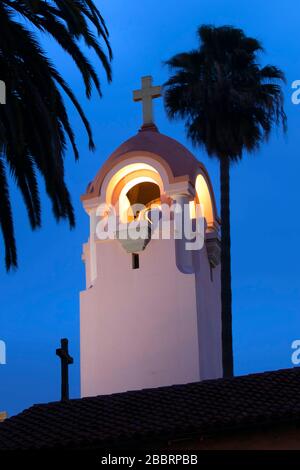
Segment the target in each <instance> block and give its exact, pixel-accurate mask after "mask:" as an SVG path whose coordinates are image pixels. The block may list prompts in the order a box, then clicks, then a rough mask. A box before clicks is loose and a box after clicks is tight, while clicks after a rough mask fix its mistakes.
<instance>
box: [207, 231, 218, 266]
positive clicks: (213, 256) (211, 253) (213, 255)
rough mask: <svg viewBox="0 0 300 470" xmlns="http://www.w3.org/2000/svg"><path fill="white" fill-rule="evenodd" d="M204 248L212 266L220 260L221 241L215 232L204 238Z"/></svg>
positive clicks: (216, 264)
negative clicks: (211, 235)
mask: <svg viewBox="0 0 300 470" xmlns="http://www.w3.org/2000/svg"><path fill="white" fill-rule="evenodd" d="M205 243H206V249H207V256H208V260H209V262H210V264H211V266H212V267H213V268H215V267H216V266H218V265H219V264H220V262H221V241H220V238H219V237H218V235H217V234H215V236H214V237H208V238H207V239H206V242H205Z"/></svg>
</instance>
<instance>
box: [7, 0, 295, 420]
mask: <svg viewBox="0 0 300 470" xmlns="http://www.w3.org/2000/svg"><path fill="white" fill-rule="evenodd" d="M96 3H97V4H98V6H99V7H100V9H101V12H102V14H103V15H104V18H105V20H106V22H107V26H108V28H109V31H110V36H111V44H112V47H113V51H114V61H113V83H112V84H111V85H107V84H106V82H105V77H104V73H103V72H102V70H100V74H101V75H102V83H103V93H104V96H103V99H99V97H98V96H97V95H96V94H95V93H94V95H93V99H92V100H91V101H90V102H88V101H87V100H86V98H85V96H84V91H83V86H82V83H81V80H80V77H79V74H78V73H77V71H76V70H75V67H74V65H73V64H72V62H71V61H70V60H69V59H68V58H66V57H65V55H64V54H63V53H62V52H61V51H60V49H59V48H58V47H57V46H56V45H55V44H54V43H52V42H48V41H47V40H46V41H45V40H43V42H44V44H45V46H46V48H47V50H48V52H49V54H50V55H51V57H52V59H53V60H54V61H55V63H56V65H57V67H58V68H59V70H60V71H61V72H62V73H63V74H64V77H65V78H66V79H67V80H68V81H69V83H70V84H71V86H72V87H73V89H74V90H75V92H76V94H77V96H78V98H79V99H80V102H81V103H82V105H83V106H84V108H85V110H86V113H87V115H88V117H89V119H90V122H91V124H92V127H93V131H94V136H95V140H96V144H97V150H96V152H95V153H94V154H92V153H90V152H89V150H88V147H87V138H86V135H85V132H84V129H83V127H82V125H81V123H80V120H79V118H78V116H77V115H76V112H75V111H74V109H72V107H70V106H69V110H70V116H71V119H72V121H73V125H74V129H75V130H76V134H77V140H78V145H79V149H80V154H81V158H80V161H79V162H78V163H75V162H74V159H73V156H72V154H71V152H69V153H68V155H67V157H66V179H67V182H68V186H69V189H70V192H71V194H72V198H73V203H74V207H75V211H76V218H77V226H76V228H75V230H73V231H70V230H69V228H68V225H67V224H66V223H60V224H56V222H55V221H54V218H53V216H52V213H51V207H50V204H49V201H48V200H47V198H46V197H45V195H44V186H43V183H41V189H42V199H43V227H42V229H41V230H39V231H37V232H34V233H33V232H31V230H30V228H29V223H28V220H27V215H26V212H25V209H24V204H23V201H22V200H21V197H20V195H19V194H18V192H17V191H16V190H15V189H14V187H13V185H12V188H11V194H12V200H13V207H14V217H15V223H16V234H17V241H18V251H19V269H18V270H17V271H16V272H13V273H10V274H6V272H5V269H4V263H3V259H1V263H0V270H1V285H0V295H1V313H0V339H1V340H3V341H5V343H6V346H7V364H6V365H0V411H1V410H6V411H7V412H8V413H9V415H12V414H15V413H17V412H20V411H21V410H23V409H24V408H26V407H28V406H30V405H32V404H34V403H40V402H48V401H53V400H57V399H59V397H60V365H59V360H58V358H57V357H56V356H55V349H56V347H58V345H59V340H60V338H61V337H68V338H69V340H70V352H71V354H72V355H73V356H74V359H75V364H74V366H71V369H70V374H71V378H70V382H71V396H72V397H79V395H80V387H79V292H80V290H82V289H84V286H85V275H84V265H83V263H82V261H81V251H82V243H84V242H85V241H86V240H87V237H88V230H89V227H88V217H87V215H86V214H85V212H84V211H83V209H82V205H81V202H80V195H81V194H82V193H83V192H84V191H85V188H86V186H87V184H88V183H89V181H91V180H92V179H93V177H94V175H95V174H96V172H97V171H98V169H99V168H100V167H101V165H102V163H103V162H104V161H105V159H106V158H107V157H108V156H109V155H110V153H111V152H112V151H113V150H114V149H115V148H116V147H117V146H118V145H119V144H120V143H122V142H123V141H124V140H126V139H127V138H128V137H130V136H132V135H133V134H135V133H136V132H137V130H138V128H139V126H140V124H141V106H140V104H136V103H134V102H133V101H132V90H134V89H136V88H139V87H140V77H141V76H143V75H149V74H151V75H153V78H154V82H155V84H162V83H163V82H164V81H165V80H166V79H167V77H168V70H167V68H166V67H165V66H164V65H163V61H164V60H166V59H168V58H169V57H170V56H172V55H173V54H175V53H177V52H181V51H185V50H190V49H192V48H194V47H195V46H196V45H197V39H196V30H197V28H198V26H199V25H201V24H214V25H217V26H220V25H234V26H238V27H241V28H243V29H244V30H245V32H246V33H247V34H248V35H250V36H253V37H256V38H258V39H259V40H260V41H262V43H263V45H264V48H265V51H266V53H265V54H264V55H262V56H261V61H262V63H264V64H265V63H271V64H275V65H277V66H279V67H281V68H282V69H283V70H284V71H285V73H286V77H287V85H286V87H285V96H286V112H287V115H288V133H287V135H286V136H285V137H284V136H282V135H281V133H280V132H275V133H274V135H273V136H272V138H271V140H270V142H269V143H267V144H265V145H264V146H263V147H262V148H261V149H260V151H259V152H257V154H255V155H252V156H247V155H245V156H244V159H243V161H242V162H241V163H240V164H239V165H238V166H235V167H233V168H232V172H231V175H232V192H231V216H232V276H233V333H234V355H235V371H236V374H245V373H249V372H257V371H264V370H271V369H279V368H284V367H292V363H291V352H292V350H291V343H292V341H293V340H295V339H298V338H300V315H299V309H300V293H299V292H300V290H299V281H300V254H299V248H298V240H299V232H300V218H299V188H300V184H299V173H300V158H299V129H300V105H299V106H296V105H293V104H292V103H291V93H292V91H291V83H292V82H293V81H294V80H297V79H300V54H299V41H298V37H299V15H297V6H298V2H296V0H287V1H286V2H284V3H283V2H282V0H280V1H279V0H264V1H261V0H252V1H251V2H249V1H246V0H239V1H237V0H184V1H183V0H177V1H176V2H174V0H143V1H140V0H139V1H138V0H130V2H124V1H123V0H110V1H108V0H103V1H102V0H101V1H97V0H96ZM92 59H93V60H94V58H92ZM28 112H30V109H29V110H28ZM155 112H156V122H157V124H158V126H159V129H160V131H161V132H163V133H165V134H168V135H170V136H171V137H173V138H175V139H177V140H179V141H180V142H182V143H183V144H185V145H186V146H187V147H188V148H190V149H191V150H192V151H194V153H195V154H196V156H197V158H199V160H201V161H202V162H204V164H205V165H206V166H207V168H208V171H209V173H210V175H211V178H212V181H213V185H214V189H215V193H216V198H217V200H218V201H219V169H218V164H217V162H216V161H215V160H211V159H209V158H208V157H207V155H206V154H205V152H204V151H203V150H193V149H192V146H191V144H190V143H189V142H188V141H187V140H186V138H185V132H184V126H183V123H181V122H177V123H170V122H168V119H167V117H166V114H165V112H164V109H163V103H162V100H156V102H155ZM1 246H2V245H1ZM1 252H2V256H3V246H2V251H1ZM107 314H108V315H109V312H107ZM211 347H212V348H213V347H214V346H213V345H211Z"/></svg>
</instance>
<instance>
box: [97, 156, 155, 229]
mask: <svg viewBox="0 0 300 470" xmlns="http://www.w3.org/2000/svg"><path fill="white" fill-rule="evenodd" d="M131 175H132V176H131ZM144 182H150V183H154V184H157V186H159V188H160V191H161V192H162V190H163V185H162V180H161V177H160V174H159V172H158V171H157V170H156V169H155V168H154V167H153V166H151V165H148V164H147V163H131V164H129V165H126V166H124V167H123V168H121V169H120V170H119V171H117V172H116V173H115V174H114V175H113V176H112V178H111V179H110V181H109V183H108V186H107V190H106V203H107V204H116V203H117V202H118V209H119V216H120V219H121V222H122V223H126V222H128V216H129V217H130V215H131V216H132V217H133V214H130V201H129V199H128V197H127V193H128V191H129V190H130V189H131V188H133V187H134V186H136V185H137V184H140V183H144Z"/></svg>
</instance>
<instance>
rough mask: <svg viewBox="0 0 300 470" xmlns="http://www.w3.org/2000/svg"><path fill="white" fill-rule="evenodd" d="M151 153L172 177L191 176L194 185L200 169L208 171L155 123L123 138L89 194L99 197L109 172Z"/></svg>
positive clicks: (87, 193) (99, 173) (172, 179)
mask: <svg viewBox="0 0 300 470" xmlns="http://www.w3.org/2000/svg"><path fill="white" fill-rule="evenodd" d="M145 155H147V156H151V158H153V159H155V160H158V161H159V162H160V163H161V164H162V166H163V167H164V168H165V170H166V172H167V174H168V177H169V180H170V181H172V182H173V181H175V180H178V179H180V180H182V179H188V180H189V181H190V182H191V184H192V185H194V183H195V178H196V176H197V174H199V171H201V170H202V172H203V171H204V172H205V173H206V170H205V168H204V166H203V165H202V164H201V163H200V162H199V161H198V160H197V159H196V157H195V156H194V155H193V154H192V153H191V152H190V151H189V150H188V149H187V148H186V147H184V146H183V145H182V144H181V143H179V142H178V141H177V140H175V139H172V138H171V137H168V136H166V135H164V134H161V133H160V132H158V131H157V129H156V128H155V127H154V126H153V127H151V128H150V129H147V128H146V129H144V128H142V129H141V130H140V131H139V132H138V133H137V134H136V135H134V136H133V137H131V138H130V139H128V140H126V141H125V142H123V143H122V144H121V145H120V146H119V147H118V148H117V149H116V150H115V151H114V152H113V153H112V154H111V155H110V157H109V158H108V159H107V160H106V162H105V163H104V165H103V166H102V168H101V169H100V171H99V172H98V173H97V175H96V177H95V178H94V180H93V181H92V182H91V183H90V184H89V186H88V188H87V191H86V196H87V197H95V196H98V195H99V194H100V192H101V186H102V183H103V180H104V178H105V176H106V175H107V173H108V172H109V171H110V170H111V169H112V168H113V167H115V166H117V165H118V164H119V163H120V162H121V161H122V160H123V159H124V157H125V156H126V158H128V157H130V156H132V157H138V156H140V157H141V156H145Z"/></svg>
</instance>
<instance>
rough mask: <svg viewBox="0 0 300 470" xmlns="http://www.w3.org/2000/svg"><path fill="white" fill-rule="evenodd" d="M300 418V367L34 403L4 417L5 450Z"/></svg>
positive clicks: (120, 442)
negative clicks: (65, 400) (68, 399)
mask: <svg viewBox="0 0 300 470" xmlns="http://www.w3.org/2000/svg"><path fill="white" fill-rule="evenodd" d="M299 418H300V369H299V368H293V369H286V370H279V371H275V372H266V373H262V374H252V375H247V376H240V377H235V378H231V379H217V380H208V381H203V382H198V383H191V384H186V385H174V386H171V387H162V388H156V389H148V390H140V391H131V392H126V393H120V394H114V395H106V396H98V397H91V398H82V399H76V400H70V401H68V402H65V403H61V402H54V403H49V404H44V405H35V406H33V407H31V408H29V409H27V410H25V411H23V412H22V413H20V414H19V415H17V416H15V417H12V418H10V419H8V420H6V421H5V422H3V423H1V424H0V450H2V449H34V448H39V449H40V448H54V447H55V448H60V447H67V448H75V447H76V448H77V447H80V448H85V447H98V448H101V447H122V446H125V445H127V446H130V444H133V443H135V444H136V443H137V442H145V443H146V442H152V443H153V442H163V441H164V442H166V441H167V440H170V439H175V438H176V439H179V438H183V437H188V436H192V435H203V436H205V435H211V434H216V433H220V432H223V431H226V430H228V429H235V428H249V427H252V426H261V425H263V424H266V425H267V424H272V425H273V424H277V423H278V424H279V423H283V422H290V421H297V420H299Z"/></svg>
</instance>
